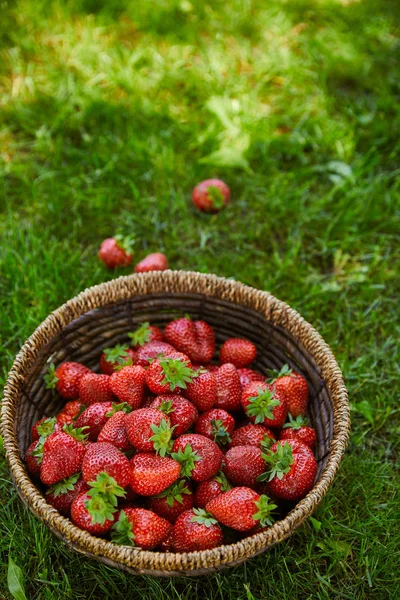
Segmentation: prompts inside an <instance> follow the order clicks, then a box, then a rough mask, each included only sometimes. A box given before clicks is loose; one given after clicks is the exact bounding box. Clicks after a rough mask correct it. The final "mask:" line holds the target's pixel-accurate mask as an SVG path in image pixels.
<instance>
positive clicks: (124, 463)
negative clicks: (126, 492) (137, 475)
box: [82, 442, 130, 488]
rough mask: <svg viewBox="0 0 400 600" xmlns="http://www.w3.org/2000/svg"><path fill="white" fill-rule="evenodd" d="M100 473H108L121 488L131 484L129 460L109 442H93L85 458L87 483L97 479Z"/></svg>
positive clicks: (84, 474) (84, 466) (84, 475)
mask: <svg viewBox="0 0 400 600" xmlns="http://www.w3.org/2000/svg"><path fill="white" fill-rule="evenodd" d="M100 473H106V474H107V475H109V476H110V477H111V478H113V479H115V481H116V482H117V485H118V486H120V487H121V488H126V487H127V486H128V485H129V481H130V465H129V460H128V458H127V457H126V456H125V454H123V453H122V452H121V451H120V450H118V448H116V447H115V446H113V445H112V444H109V443H108V442H96V443H94V444H92V445H91V446H90V447H89V448H88V449H87V451H86V454H85V457H84V459H83V463H82V476H83V479H84V480H85V481H86V482H87V483H89V482H93V481H96V478H97V476H98V475H99V474H100Z"/></svg>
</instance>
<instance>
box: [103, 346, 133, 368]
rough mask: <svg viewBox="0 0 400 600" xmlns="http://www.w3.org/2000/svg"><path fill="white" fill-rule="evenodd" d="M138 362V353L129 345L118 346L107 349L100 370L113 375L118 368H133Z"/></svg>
mask: <svg viewBox="0 0 400 600" xmlns="http://www.w3.org/2000/svg"><path fill="white" fill-rule="evenodd" d="M135 361H136V352H135V351H134V350H133V348H129V346H128V345H127V344H125V345H121V344H117V346H114V348H105V350H104V351H103V354H102V355H101V357H100V370H101V372H102V373H105V374H106V375H112V374H113V373H114V371H116V369H117V368H120V367H124V366H131V365H133V364H134V363H135Z"/></svg>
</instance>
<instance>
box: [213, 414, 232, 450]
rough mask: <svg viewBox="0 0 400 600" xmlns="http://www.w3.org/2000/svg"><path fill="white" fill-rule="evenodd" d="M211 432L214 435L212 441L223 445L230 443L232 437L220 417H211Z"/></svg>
mask: <svg viewBox="0 0 400 600" xmlns="http://www.w3.org/2000/svg"><path fill="white" fill-rule="evenodd" d="M211 434H212V435H213V436H214V442H216V443H217V444H221V445H223V446H224V445H225V444H230V443H231V441H232V439H231V436H230V435H229V433H228V430H227V429H226V427H225V425H224V424H223V423H222V421H221V419H217V420H215V419H212V421H211Z"/></svg>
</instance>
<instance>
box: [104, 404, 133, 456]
mask: <svg viewBox="0 0 400 600" xmlns="http://www.w3.org/2000/svg"><path fill="white" fill-rule="evenodd" d="M126 418H127V414H126V413H125V412H124V411H123V410H120V411H118V412H116V413H114V414H113V415H112V416H111V417H110V418H109V419H108V420H107V422H106V424H105V425H104V427H103V429H102V430H101V431H100V433H99V436H98V438H97V441H98V442H108V443H109V444H112V445H113V446H115V447H116V448H118V449H119V450H122V452H125V451H126V450H129V449H130V448H132V444H131V443H130V441H129V438H128V433H127V431H126V427H125V422H126Z"/></svg>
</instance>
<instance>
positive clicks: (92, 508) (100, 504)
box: [85, 492, 117, 525]
mask: <svg viewBox="0 0 400 600" xmlns="http://www.w3.org/2000/svg"><path fill="white" fill-rule="evenodd" d="M88 493H89V492H88ZM85 506H86V508H87V510H88V512H89V514H90V515H91V517H92V525H95V524H96V523H98V524H99V525H104V523H105V522H106V521H107V519H110V520H111V519H113V518H114V513H115V512H116V511H117V508H116V507H114V506H111V505H110V504H109V503H108V502H107V500H105V499H104V498H102V496H94V497H93V498H90V500H86V501H85Z"/></svg>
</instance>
